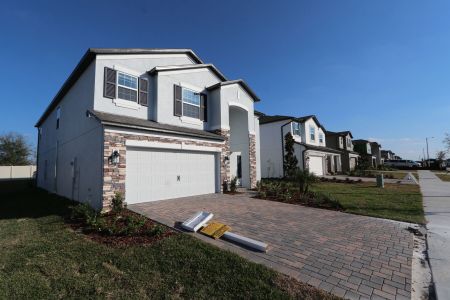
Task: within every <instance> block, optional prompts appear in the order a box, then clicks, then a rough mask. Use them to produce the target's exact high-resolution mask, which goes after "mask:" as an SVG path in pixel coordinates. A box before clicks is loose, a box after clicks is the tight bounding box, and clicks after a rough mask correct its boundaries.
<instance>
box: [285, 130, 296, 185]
mask: <svg viewBox="0 0 450 300" xmlns="http://www.w3.org/2000/svg"><path fill="white" fill-rule="evenodd" d="M294 144H295V140H294V137H293V136H292V134H291V133H290V132H288V133H287V134H286V136H285V137H284V151H285V153H286V154H285V155H284V160H283V168H284V176H286V177H288V178H289V177H292V176H293V175H294V174H295V172H296V171H297V168H298V167H297V164H298V160H297V157H296V156H295V153H294Z"/></svg>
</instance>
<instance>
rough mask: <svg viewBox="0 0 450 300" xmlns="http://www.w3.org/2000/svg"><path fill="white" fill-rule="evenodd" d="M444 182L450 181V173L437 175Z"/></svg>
mask: <svg viewBox="0 0 450 300" xmlns="http://www.w3.org/2000/svg"><path fill="white" fill-rule="evenodd" d="M436 176H437V177H439V178H440V179H441V180H442V181H450V173H449V174H442V173H441V174H436Z"/></svg>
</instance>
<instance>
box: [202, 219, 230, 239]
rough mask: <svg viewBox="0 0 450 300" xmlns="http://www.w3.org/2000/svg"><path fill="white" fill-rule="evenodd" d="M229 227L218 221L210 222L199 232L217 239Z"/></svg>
mask: <svg viewBox="0 0 450 300" xmlns="http://www.w3.org/2000/svg"><path fill="white" fill-rule="evenodd" d="M230 229H231V227H230V226H228V225H225V224H222V223H219V222H211V223H209V224H208V225H207V226H205V227H203V228H202V229H201V230H200V232H201V233H203V234H204V235H207V236H209V237H212V238H214V239H216V240H217V239H218V238H220V237H221V236H222V235H223V234H224V233H225V232H227V231H229V230H230Z"/></svg>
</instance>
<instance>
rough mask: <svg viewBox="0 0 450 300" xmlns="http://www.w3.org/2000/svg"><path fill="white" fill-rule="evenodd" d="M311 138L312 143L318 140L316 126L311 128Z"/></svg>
mask: <svg viewBox="0 0 450 300" xmlns="http://www.w3.org/2000/svg"><path fill="white" fill-rule="evenodd" d="M309 137H310V139H311V141H315V140H316V128H314V126H309Z"/></svg>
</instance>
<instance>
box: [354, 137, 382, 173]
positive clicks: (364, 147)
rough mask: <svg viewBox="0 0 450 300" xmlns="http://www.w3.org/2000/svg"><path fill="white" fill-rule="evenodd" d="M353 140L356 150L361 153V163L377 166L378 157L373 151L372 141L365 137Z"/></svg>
mask: <svg viewBox="0 0 450 300" xmlns="http://www.w3.org/2000/svg"><path fill="white" fill-rule="evenodd" d="M352 142H353V148H354V150H355V151H356V152H358V153H359V156H360V163H361V164H365V165H367V166H368V167H376V166H377V158H376V156H375V155H374V154H373V153H372V145H371V142H370V141H368V140H363V139H358V140H353V141H352Z"/></svg>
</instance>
